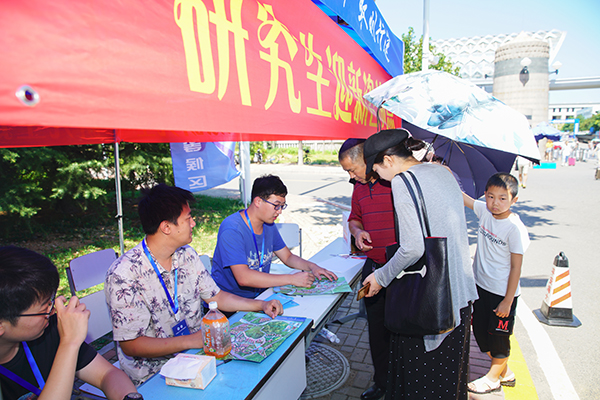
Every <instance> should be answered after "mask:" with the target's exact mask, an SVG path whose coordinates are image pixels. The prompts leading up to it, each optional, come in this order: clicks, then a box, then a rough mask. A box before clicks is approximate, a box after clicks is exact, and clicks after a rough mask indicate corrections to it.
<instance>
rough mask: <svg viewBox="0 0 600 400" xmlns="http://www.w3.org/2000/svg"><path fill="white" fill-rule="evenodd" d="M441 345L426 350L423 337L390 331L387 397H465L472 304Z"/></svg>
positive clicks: (413, 398) (415, 399) (398, 398)
mask: <svg viewBox="0 0 600 400" xmlns="http://www.w3.org/2000/svg"><path fill="white" fill-rule="evenodd" d="M460 320H461V322H460V325H459V326H457V327H456V328H455V329H454V330H453V331H452V333H450V334H449V335H448V336H447V337H446V338H445V339H444V341H443V342H442V343H441V344H440V346H439V347H438V348H437V349H435V350H432V351H430V352H426V351H425V344H424V343H423V337H420V336H402V335H398V334H395V333H392V335H391V339H390V359H389V368H388V382H387V391H386V396H385V398H386V400H400V399H407V400H409V399H410V400H417V399H418V400H423V399H427V400H429V399H444V400H446V399H467V380H468V377H469V345H470V339H471V335H470V329H469V327H470V324H471V307H470V306H469V307H465V308H463V309H461V310H460Z"/></svg>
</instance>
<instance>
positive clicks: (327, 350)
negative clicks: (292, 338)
mask: <svg viewBox="0 0 600 400" xmlns="http://www.w3.org/2000/svg"><path fill="white" fill-rule="evenodd" d="M306 356H307V357H308V358H307V363H306V389H305V390H304V392H303V393H302V396H300V398H301V399H314V398H317V397H321V396H325V395H327V394H329V393H331V392H333V391H334V390H336V389H337V388H339V387H340V386H342V385H343V384H344V382H346V379H348V376H349V375H350V365H349V364H348V360H346V357H344V355H343V354H342V353H340V352H339V351H337V350H336V349H333V348H331V347H329V346H325V345H323V344H320V343H316V342H313V343H312V344H311V345H310V346H309V347H308V349H307V350H306Z"/></svg>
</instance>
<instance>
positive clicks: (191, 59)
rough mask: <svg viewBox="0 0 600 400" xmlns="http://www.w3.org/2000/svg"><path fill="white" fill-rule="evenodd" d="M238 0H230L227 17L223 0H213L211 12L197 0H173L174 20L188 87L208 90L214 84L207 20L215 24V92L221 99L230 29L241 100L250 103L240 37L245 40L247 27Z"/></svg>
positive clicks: (194, 89) (244, 103)
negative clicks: (216, 60) (216, 55)
mask: <svg viewBox="0 0 600 400" xmlns="http://www.w3.org/2000/svg"><path fill="white" fill-rule="evenodd" d="M242 1H243V0H231V1H230V3H229V8H230V13H231V21H229V20H228V19H227V16H226V13H225V3H224V0H214V1H213V5H214V7H215V11H214V12H212V11H211V12H208V10H207V9H206V6H205V5H204V3H203V2H202V1H201V0H175V6H174V14H175V22H176V23H177V25H178V26H179V28H180V29H181V35H182V38H183V47H184V50H185V60H186V66H187V71H188V81H189V84H190V90H192V91H194V92H200V93H205V94H212V93H214V91H215V88H216V79H215V67H214V61H213V54H212V47H211V42H210V25H209V21H210V22H211V23H213V24H215V26H216V30H217V51H218V57H219V90H218V93H217V96H218V98H219V100H221V99H222V98H223V96H224V95H225V92H226V91H227V85H228V81H229V32H231V33H233V37H234V41H233V44H234V51H235V58H236V60H237V74H238V81H239V85H240V96H241V99H242V104H243V105H247V106H250V105H252V102H251V99H250V86H249V84H248V68H247V65H246V48H245V43H244V40H248V31H247V30H245V29H244V28H243V27H242ZM194 12H195V13H196V25H197V33H198V42H196V32H195V31H194V15H193V14H194ZM199 54H200V58H201V60H202V66H200V60H199V59H198V55H199ZM202 78H204V80H203V79H202Z"/></svg>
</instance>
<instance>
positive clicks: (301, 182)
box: [220, 162, 600, 399]
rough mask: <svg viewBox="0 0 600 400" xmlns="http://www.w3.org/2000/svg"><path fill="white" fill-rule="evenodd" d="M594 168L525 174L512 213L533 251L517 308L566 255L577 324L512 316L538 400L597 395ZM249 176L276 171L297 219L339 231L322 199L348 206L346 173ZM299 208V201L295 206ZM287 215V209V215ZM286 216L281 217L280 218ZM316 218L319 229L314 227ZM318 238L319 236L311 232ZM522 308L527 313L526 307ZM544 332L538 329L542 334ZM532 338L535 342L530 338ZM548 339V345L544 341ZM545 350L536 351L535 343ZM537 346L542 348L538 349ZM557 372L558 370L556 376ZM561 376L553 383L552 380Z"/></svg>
mask: <svg viewBox="0 0 600 400" xmlns="http://www.w3.org/2000/svg"><path fill="white" fill-rule="evenodd" d="M594 168H595V162H594V163H578V164H577V165H576V166H574V167H561V166H558V167H557V169H554V170H542V169H535V170H532V171H530V176H529V180H528V185H527V188H526V189H521V190H520V193H519V201H518V203H517V205H516V206H515V208H514V211H515V212H516V213H517V214H519V215H520V217H521V219H522V220H523V222H524V223H525V225H526V226H527V228H528V230H529V234H530V237H531V239H532V242H531V246H530V248H529V249H528V251H527V253H526V254H525V259H524V268H523V273H522V278H521V285H522V296H521V299H522V304H523V305H527V306H528V307H529V308H530V309H531V310H533V309H536V308H539V307H540V306H541V303H542V300H543V298H544V295H545V285H546V282H547V280H548V278H549V276H550V273H551V270H552V262H553V260H554V257H555V256H556V255H557V254H558V253H559V252H560V251H564V252H565V254H566V255H567V257H568V258H569V261H570V267H571V285H572V293H573V305H574V314H575V315H576V316H577V317H578V318H579V319H580V320H581V321H582V323H583V324H582V326H581V327H579V328H564V327H549V326H546V325H544V324H540V323H538V322H537V320H535V321H534V322H533V325H534V327H535V328H537V329H531V325H532V323H531V321H530V322H529V325H530V327H529V328H528V327H527V324H523V321H522V318H520V319H517V325H516V329H515V336H516V338H517V340H518V342H519V345H520V347H521V350H522V351H523V354H524V357H525V359H526V361H527V366H528V368H529V370H530V372H531V375H532V378H533V381H534V384H535V386H536V389H537V391H538V396H539V398H540V399H552V398H555V399H559V398H573V396H575V398H576V396H577V395H578V396H579V398H580V399H598V398H600V387H598V385H597V383H598V382H600V371H599V370H598V368H597V365H598V360H599V359H600V339H599V337H600V336H599V335H598V334H597V332H598V330H599V329H600V318H598V317H599V311H598V306H597V305H596V304H595V302H596V298H597V296H598V294H599V293H600V291H599V290H598V285H599V284H600V258H599V257H598V256H597V254H598V249H599V248H600V241H599V239H600V208H599V204H600V202H599V200H600V181H596V180H594ZM251 170H252V174H251V175H252V178H253V179H254V178H255V177H257V176H259V175H262V174H264V173H276V174H278V175H279V176H280V177H281V178H282V180H283V181H284V182H285V183H286V185H287V187H288V190H289V191H290V195H289V199H288V201H296V202H298V203H302V206H301V207H295V208H294V209H292V208H291V207H290V209H288V210H290V211H292V210H293V211H292V212H293V213H294V215H296V216H301V215H302V214H306V216H305V218H309V216H308V215H310V218H311V221H310V224H309V221H308V220H307V225H310V226H311V227H310V228H309V229H328V232H327V235H325V236H326V237H335V236H336V235H339V234H340V233H341V230H338V229H335V228H331V222H333V221H335V220H338V219H339V213H334V212H331V209H330V208H327V207H324V206H323V202H322V201H320V200H326V201H328V202H332V203H339V204H342V205H346V206H349V205H350V196H351V192H352V187H351V185H349V184H348V178H347V175H346V174H345V173H344V172H343V171H342V170H341V168H337V167H316V166H304V167H298V166H294V165H289V166H285V165H264V164H263V165H255V164H253V165H252V167H251ZM237 188H238V183H237V180H235V181H232V182H230V183H229V184H227V185H224V186H222V187H221V188H220V189H225V190H226V191H229V192H235V191H236V189H237ZM299 205H300V204H299ZM467 211H468V212H467V221H468V229H469V231H470V236H471V250H472V252H474V245H475V236H474V232H475V227H476V221H475V217H474V215H473V213H472V212H470V210H467ZM286 212H288V211H286ZM283 216H284V218H285V213H284V215H283ZM319 221H321V222H322V223H323V225H322V226H327V228H325V227H324V228H319V227H318V226H319ZM306 233H308V235H305V236H304V237H305V241H306V242H307V245H308V246H306V247H305V254H304V256H306V257H310V255H311V254H314V252H316V251H317V250H318V248H319V246H321V247H322V244H321V243H310V237H311V235H310V232H306ZM315 236H317V235H315ZM525 310H526V309H525ZM539 327H541V330H540V329H539ZM530 335H532V337H530ZM545 338H549V341H548V342H547V343H548V344H547V343H546V342H544V339H545ZM539 344H544V346H545V347H544V348H543V349H540V348H537V349H536V345H539ZM538 347H539V346H538ZM552 348H553V349H555V352H556V354H557V356H558V357H557V360H558V362H554V361H552V362H547V361H545V360H547V357H542V360H543V363H544V365H542V364H540V360H539V353H540V352H542V353H543V355H544V356H545V355H546V353H552V351H554V350H553V349H552ZM561 364H562V366H564V370H565V371H566V375H567V377H566V378H568V379H566V381H565V380H564V379H563V382H561V379H562V378H564V376H563V375H564V374H560V369H558V370H557V368H560V367H561ZM556 371H559V372H556ZM557 373H558V374H559V376H558V378H559V379H557V375H553V374H557ZM564 382H567V383H570V382H572V388H574V391H575V392H576V395H573V392H570V391H569V390H570V388H569V387H568V385H567V386H566V387H565V386H564Z"/></svg>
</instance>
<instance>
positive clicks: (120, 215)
mask: <svg viewBox="0 0 600 400" xmlns="http://www.w3.org/2000/svg"><path fill="white" fill-rule="evenodd" d="M115 189H116V192H117V216H116V217H115V218H116V219H117V223H118V225H119V245H120V249H121V253H120V254H119V255H120V256H122V255H123V254H125V243H124V238H123V202H122V199H121V168H120V167H119V142H117V141H116V140H115Z"/></svg>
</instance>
